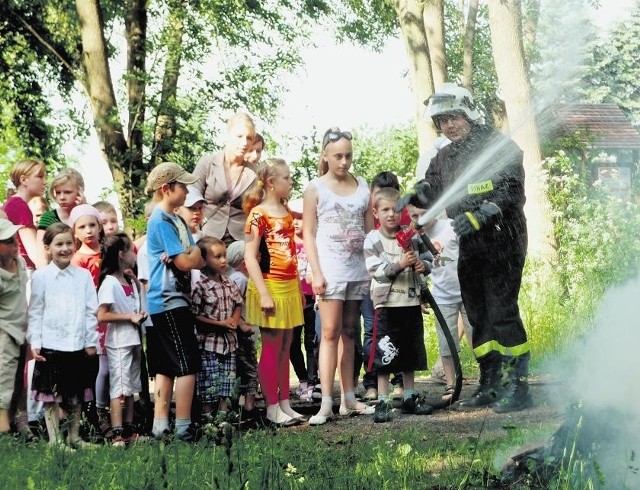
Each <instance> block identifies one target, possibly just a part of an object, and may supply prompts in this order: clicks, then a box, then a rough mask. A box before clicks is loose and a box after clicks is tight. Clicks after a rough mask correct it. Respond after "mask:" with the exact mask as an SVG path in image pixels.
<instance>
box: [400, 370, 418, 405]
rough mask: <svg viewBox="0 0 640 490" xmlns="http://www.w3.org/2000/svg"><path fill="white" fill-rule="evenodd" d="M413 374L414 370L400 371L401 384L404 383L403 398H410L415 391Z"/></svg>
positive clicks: (414, 374)
mask: <svg viewBox="0 0 640 490" xmlns="http://www.w3.org/2000/svg"><path fill="white" fill-rule="evenodd" d="M415 376H416V373H415V372H414V371H402V384H403V385H404V394H403V397H404V399H405V400H406V399H407V398H411V396H412V395H413V394H414V393H415V392H416V390H415V388H416V384H415Z"/></svg>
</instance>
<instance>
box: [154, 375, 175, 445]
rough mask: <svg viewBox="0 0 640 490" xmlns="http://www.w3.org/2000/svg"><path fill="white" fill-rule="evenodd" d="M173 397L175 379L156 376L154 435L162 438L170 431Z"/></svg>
mask: <svg viewBox="0 0 640 490" xmlns="http://www.w3.org/2000/svg"><path fill="white" fill-rule="evenodd" d="M172 396H173V379H172V378H169V377H168V376H165V375H164V374H156V378H155V389H154V394H153V401H154V408H153V429H152V432H153V435H154V436H155V437H160V436H162V433H163V432H164V431H165V430H168V429H169V409H170V408H171V398H172Z"/></svg>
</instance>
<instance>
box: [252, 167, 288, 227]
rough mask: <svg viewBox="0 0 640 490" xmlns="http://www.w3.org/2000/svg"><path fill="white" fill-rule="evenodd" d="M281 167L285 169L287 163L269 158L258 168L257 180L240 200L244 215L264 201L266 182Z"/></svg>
mask: <svg viewBox="0 0 640 490" xmlns="http://www.w3.org/2000/svg"><path fill="white" fill-rule="evenodd" d="M283 165H284V166H285V167H286V166H287V162H285V161H284V160H283V159H282V158H269V159H267V160H266V161H265V162H264V163H263V164H262V165H261V166H260V168H258V170H257V171H256V174H257V178H256V180H255V182H254V184H253V186H252V187H251V188H250V189H249V190H248V191H247V193H246V194H245V195H244V199H243V200H242V210H243V211H244V212H245V213H246V214H249V211H251V210H252V209H253V208H255V207H256V206H258V205H259V204H260V203H261V202H262V201H264V198H265V196H266V192H267V191H266V189H265V188H264V186H265V185H266V183H267V180H268V179H269V178H270V177H273V176H275V175H276V174H277V173H278V170H277V169H278V167H280V166H283Z"/></svg>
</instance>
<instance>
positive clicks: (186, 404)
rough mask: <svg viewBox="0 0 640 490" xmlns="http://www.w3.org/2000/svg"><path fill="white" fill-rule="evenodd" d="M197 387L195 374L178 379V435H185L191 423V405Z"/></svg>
mask: <svg viewBox="0 0 640 490" xmlns="http://www.w3.org/2000/svg"><path fill="white" fill-rule="evenodd" d="M195 386H196V375H195V374H187V375H186V376H180V377H179V378H177V379H176V435H181V434H184V433H185V432H186V430H187V429H188V428H189V424H190V423H191V403H192V401H193V390H194V389H195Z"/></svg>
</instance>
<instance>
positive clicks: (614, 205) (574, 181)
mask: <svg viewBox="0 0 640 490" xmlns="http://www.w3.org/2000/svg"><path fill="white" fill-rule="evenodd" d="M543 167H544V170H545V188H546V192H547V196H548V197H549V201H550V203H551V209H552V215H551V219H552V223H553V229H554V236H555V248H556V253H557V256H556V262H555V264H554V265H555V267H554V271H555V272H556V273H557V274H558V275H559V277H560V280H561V283H562V285H563V289H564V297H563V298H561V300H562V301H565V302H568V303H569V304H570V305H571V306H572V307H573V308H574V312H575V313H576V314H577V315H580V314H588V313H589V312H591V311H593V307H594V305H595V304H596V302H597V301H598V300H599V299H600V298H601V297H602V294H603V293H604V291H605V290H606V289H607V288H608V287H609V286H611V285H615V284H619V283H621V282H623V281H624V280H626V279H629V278H632V277H634V276H635V275H636V274H637V272H638V269H639V266H640V259H639V258H640V240H638V237H639V236H640V206H639V205H638V203H636V202H633V201H630V202H623V201H620V200H618V199H616V198H614V197H612V196H611V195H610V194H608V193H607V192H606V191H605V190H604V189H603V188H602V186H601V185H600V183H599V182H598V181H596V182H595V184H593V185H592V184H591V183H590V181H589V180H587V179H585V178H584V177H583V175H582V174H581V171H580V168H581V166H580V163H579V162H578V160H577V159H576V158H575V157H571V156H570V155H569V154H568V153H566V152H564V151H563V150H559V151H557V152H556V153H555V154H553V155H552V156H550V157H548V158H547V159H545V160H544V161H543ZM594 233H595V235H594ZM596 235H597V239H595V238H594V237H595V236H596Z"/></svg>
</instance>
